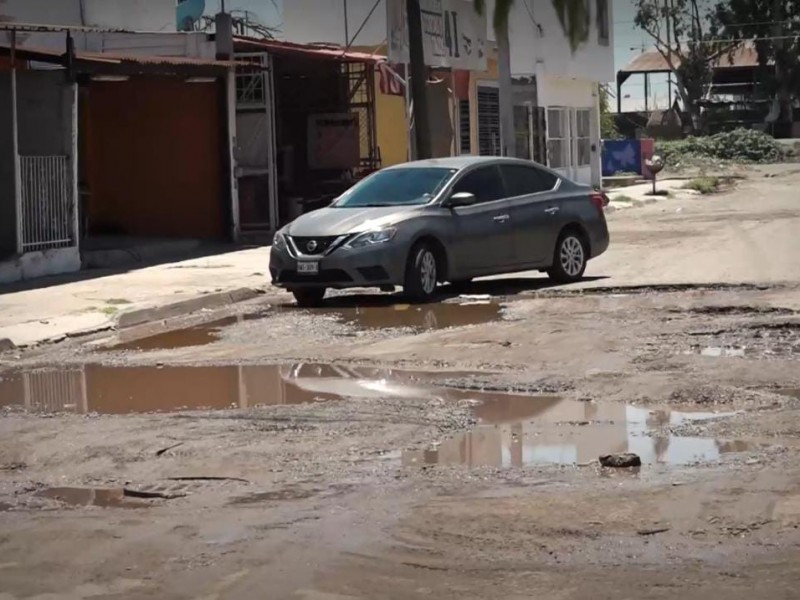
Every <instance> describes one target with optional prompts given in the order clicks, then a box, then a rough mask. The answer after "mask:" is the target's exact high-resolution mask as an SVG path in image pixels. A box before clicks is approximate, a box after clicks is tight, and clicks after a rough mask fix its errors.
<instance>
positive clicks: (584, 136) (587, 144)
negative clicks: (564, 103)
mask: <svg viewBox="0 0 800 600" xmlns="http://www.w3.org/2000/svg"><path fill="white" fill-rule="evenodd" d="M591 115H592V111H591V109H589V108H579V109H577V110H576V111H575V123H576V127H575V134H576V135H575V137H576V145H577V155H578V166H579V167H585V166H587V165H590V164H592V134H591Z"/></svg>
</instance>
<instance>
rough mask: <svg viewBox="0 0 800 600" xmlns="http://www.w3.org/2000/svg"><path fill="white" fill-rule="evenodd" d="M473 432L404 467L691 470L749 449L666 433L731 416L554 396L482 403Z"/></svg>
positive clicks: (406, 456) (409, 458)
mask: <svg viewBox="0 0 800 600" xmlns="http://www.w3.org/2000/svg"><path fill="white" fill-rule="evenodd" d="M476 399H479V400H482V402H483V403H482V404H481V405H479V406H478V407H476V409H475V413H476V415H477V416H478V418H479V419H480V424H479V426H478V427H476V428H475V429H473V430H472V431H469V432H466V433H463V434H460V435H457V436H455V437H452V438H449V439H447V440H444V441H443V442H441V443H440V444H437V445H435V446H433V447H431V448H428V449H423V450H412V451H407V452H404V453H403V456H402V461H403V464H404V465H407V466H412V465H432V464H437V465H461V466H467V467H494V468H509V467H528V466H534V465H545V464H550V465H575V464H588V463H591V462H593V461H596V460H597V458H598V457H599V456H601V455H606V454H622V453H627V452H632V453H635V454H637V455H639V457H640V458H641V460H642V463H643V464H668V465H690V464H694V463H702V462H715V461H718V460H720V458H721V457H722V455H723V454H728V453H733V452H745V451H747V450H749V449H751V446H750V444H749V443H747V442H745V441H742V440H717V439H713V438H702V437H682V436H676V435H672V434H671V433H670V429H671V428H673V427H677V426H680V425H685V424H687V423H697V422H702V421H707V420H710V419H715V418H722V417H726V416H730V415H731V414H732V413H700V412H698V413H692V412H679V411H674V410H671V409H659V410H648V409H643V408H639V407H635V406H630V405H627V406H626V405H624V404H615V403H594V402H580V401H574V400H565V399H562V398H557V397H549V398H547V397H543V398H531V397H524V396H502V397H497V396H495V397H488V398H486V397H482V395H480V394H479V395H477V396H476Z"/></svg>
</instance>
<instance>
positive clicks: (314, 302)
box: [292, 288, 327, 308]
mask: <svg viewBox="0 0 800 600" xmlns="http://www.w3.org/2000/svg"><path fill="white" fill-rule="evenodd" d="M326 291H327V290H326V289H325V288H301V289H296V290H292V294H293V295H294V299H295V302H297V306H299V307H301V308H313V307H315V306H319V305H320V304H322V300H323V299H324V298H325V292H326Z"/></svg>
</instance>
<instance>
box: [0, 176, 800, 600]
mask: <svg viewBox="0 0 800 600" xmlns="http://www.w3.org/2000/svg"><path fill="white" fill-rule="evenodd" d="M798 184H800V175H797V174H791V173H790V174H783V175H781V174H779V175H778V176H775V177H769V178H764V181H761V179H760V178H758V179H751V180H748V181H746V182H743V183H741V184H740V186H739V188H738V189H737V190H735V191H732V192H728V193H726V194H723V195H719V196H712V197H704V198H702V199H697V200H696V203H697V204H696V205H692V206H681V207H675V206H673V205H671V204H670V201H669V200H664V204H663V205H660V206H659V205H654V206H648V207H644V208H642V209H631V210H628V211H620V212H618V213H614V214H612V215H611V216H610V218H609V222H610V228H611V231H612V236H613V238H614V240H615V242H612V243H614V244H616V246H612V250H611V251H610V252H609V254H608V255H607V256H604V257H602V258H601V259H600V260H598V261H597V263H596V264H594V265H592V266H590V275H592V276H594V277H595V278H596V279H592V278H590V279H589V280H588V281H587V282H586V283H585V284H582V285H579V286H573V287H566V288H558V287H548V285H547V284H546V280H543V279H527V278H524V277H514V278H506V279H499V280H490V281H482V282H477V283H475V284H474V285H472V286H469V287H468V289H465V290H459V291H458V292H459V293H457V292H456V290H451V289H449V288H444V289H443V298H442V301H441V302H439V303H436V304H431V305H425V306H409V305H407V304H404V303H403V301H402V299H401V298H400V297H399V296H392V295H385V296H370V295H368V294H367V293H366V292H361V291H356V292H349V293H344V294H336V295H334V297H332V298H331V299H330V300H329V302H328V304H327V306H326V307H325V308H323V309H319V310H298V309H296V308H294V307H293V306H291V305H290V303H289V301H288V298H287V296H286V295H284V294H281V293H278V292H275V293H274V294H268V295H267V296H265V297H264V298H261V299H259V300H257V301H254V302H249V303H245V304H242V305H239V306H236V307H230V308H228V309H225V310H220V311H216V312H208V313H203V314H199V315H195V316H192V317H189V318H185V319H181V320H176V321H172V322H168V323H155V324H151V325H148V326H146V327H141V328H138V329H134V330H127V331H124V332H120V333H119V334H114V335H109V334H102V335H98V336H95V337H91V338H83V339H76V340H68V341H66V342H65V343H63V344H59V345H56V346H49V347H41V348H33V349H30V350H28V351H25V352H18V353H7V354H4V355H2V361H3V368H2V370H0V406H1V407H2V408H0V599H2V600H11V599H23V598H37V599H50V598H153V597H157V598H164V599H172V598H175V599H179V598H181V599H182V598H208V599H211V598H214V599H217V598H219V599H223V598H224V599H227V598H231V599H239V598H293V599H294V598H296V599H319V600H340V599H355V598H358V599H373V598H398V599H400V598H427V597H430V598H459V599H463V598H481V599H496V598H511V599H517V598H520V599H521V598H533V597H537V598H539V597H540V598H564V599H574V598H592V599H599V598H615V599H618V598H653V599H656V598H658V599H660V598H676V597H680V598H688V599H693V598H698V599H699V598H702V599H703V600H716V599H724V600H735V599H739V598H741V599H745V598H747V599H750V598H752V597H753V593H754V590H757V592H756V593H757V596H758V597H763V598H771V599H777V598H796V597H797V594H798V592H797V590H798V586H800V466H798V465H800V461H798V458H799V457H800V252H798V253H795V250H796V249H797V248H798V246H797V243H798V242H797V239H800V237H798V236H797V234H796V232H797V231H800V196H798V195H797V194H796V189H797V185H798ZM764 186H766V187H764ZM762 199H763V200H764V201H763V203H762V202H761V200H762ZM677 208H683V209H684V210H682V211H681V212H675V211H676V210H677ZM679 216H681V218H680V219H679ZM704 231H709V233H708V236H707V237H708V239H706V238H705V237H704V236H703V234H702V232H704ZM792 232H794V233H792ZM737 235H739V236H741V239H743V240H746V241H747V244H749V246H750V247H751V248H756V249H758V252H762V251H763V250H764V249H766V248H768V247H773V248H776V250H777V253H776V258H775V262H773V263H769V264H767V265H766V266H765V267H764V269H763V272H762V275H763V276H760V275H759V271H758V269H757V268H756V267H755V266H754V265H753V264H752V261H750V262H746V261H745V262H744V263H741V264H740V262H739V261H738V259H737V258H735V257H736V256H738V254H737V253H739V252H740V251H741V249H739V248H738V246H737ZM654 239H655V240H660V241H658V242H653V240H654ZM703 240H705V241H703ZM741 252H744V251H741ZM732 255H734V258H733V259H732V258H731V257H732ZM743 255H744V254H743ZM750 256H751V257H752V256H755V255H753V254H751V255H750ZM693 257H694V258H693ZM615 260H616V261H618V262H616V263H615V262H614V261H615ZM759 260H767V261H768V260H769V257H768V256H767V257H762V258H760V259H759ZM660 264H664V265H665V267H664V269H663V270H659V269H658V265H660ZM678 265H683V266H684V273H683V275H681V273H680V272H679V269H677V266H678ZM693 265H694V266H693ZM776 265H785V269H784V270H783V272H780V271H779V269H778V267H777V266H776ZM715 274H716V275H719V276H718V277H715ZM782 275H783V276H782ZM624 452H634V453H636V454H637V455H639V456H640V457H641V460H642V463H643V464H642V466H641V467H638V468H632V469H609V468H603V467H600V466H599V463H598V458H599V456H601V455H604V454H612V453H624Z"/></svg>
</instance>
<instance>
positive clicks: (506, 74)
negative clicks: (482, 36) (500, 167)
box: [473, 0, 591, 156]
mask: <svg viewBox="0 0 800 600" xmlns="http://www.w3.org/2000/svg"><path fill="white" fill-rule="evenodd" d="M473 1H474V4H475V9H476V10H477V11H478V13H479V14H484V12H485V11H486V0H473ZM551 1H552V3H553V8H555V10H556V14H557V15H558V19H559V21H560V22H561V27H562V29H563V30H564V34H565V35H566V36H567V37H568V38H569V42H570V46H571V48H572V51H573V52H575V50H577V49H578V47H579V46H580V45H581V44H582V43H584V42H585V41H586V40H587V39H588V37H589V32H590V30H591V12H590V9H589V5H588V3H587V2H586V1H585V0H551ZM513 7H514V0H496V1H495V6H494V15H492V24H493V26H494V31H495V37H496V38H497V55H498V56H497V62H498V72H499V88H500V89H499V92H500V131H501V138H502V144H503V152H502V154H503V155H504V156H514V155H515V153H516V145H515V143H514V100H513V90H512V81H511V43H510V40H509V37H508V20H509V18H510V17H511V10H512V8H513Z"/></svg>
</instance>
